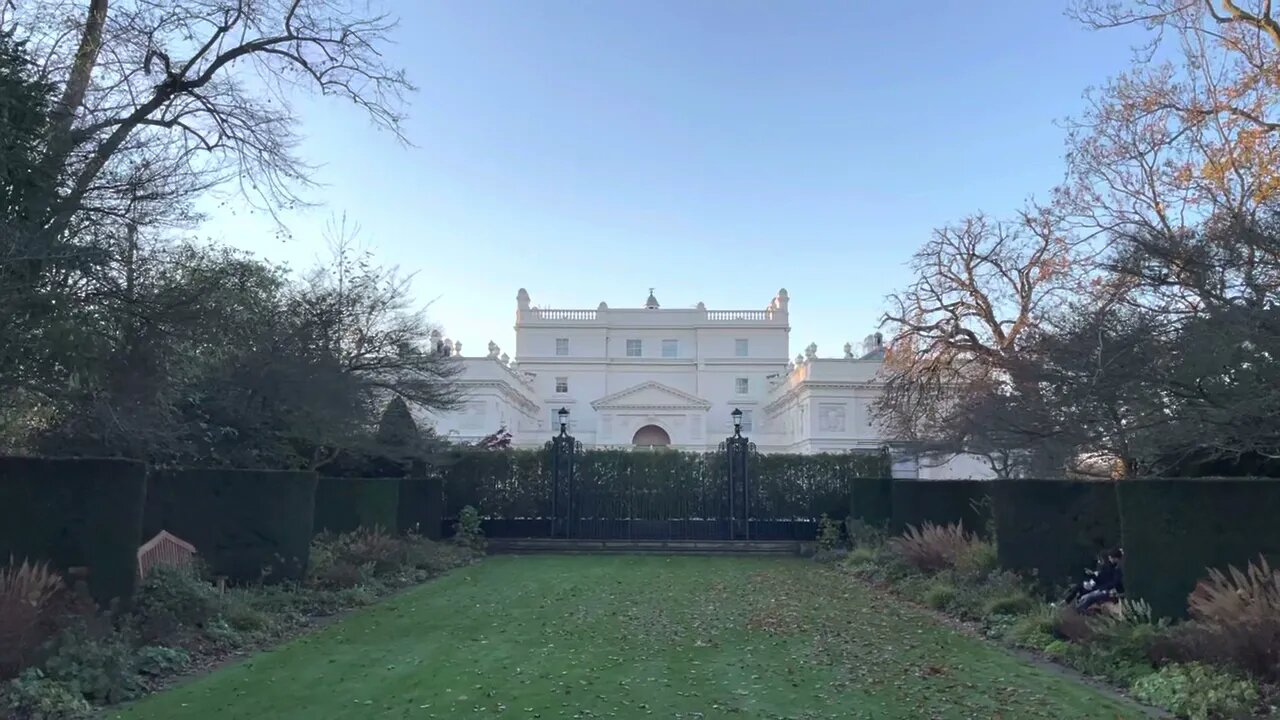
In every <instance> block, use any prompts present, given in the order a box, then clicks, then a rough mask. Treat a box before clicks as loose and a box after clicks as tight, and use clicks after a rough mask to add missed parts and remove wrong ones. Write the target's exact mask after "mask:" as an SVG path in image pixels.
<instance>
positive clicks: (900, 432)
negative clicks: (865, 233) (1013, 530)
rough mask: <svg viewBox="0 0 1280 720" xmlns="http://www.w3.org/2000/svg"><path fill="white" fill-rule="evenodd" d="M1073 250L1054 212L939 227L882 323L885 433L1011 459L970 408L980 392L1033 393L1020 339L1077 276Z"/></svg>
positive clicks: (987, 394) (947, 449)
mask: <svg viewBox="0 0 1280 720" xmlns="http://www.w3.org/2000/svg"><path fill="white" fill-rule="evenodd" d="M1072 253H1073V250H1072V247H1071V245H1070V244H1069V243H1068V242H1067V239H1066V238H1065V237H1063V236H1062V235H1060V234H1059V233H1058V232H1057V230H1056V226H1055V222H1054V219H1053V218H1052V216H1050V215H1049V214H1048V213H1041V212H1035V213H1033V212H1027V213H1023V214H1022V215H1020V216H1019V217H1018V218H1017V219H1016V220H1014V221H1009V222H1001V221H995V220H991V219H989V218H987V217H985V216H983V215H975V216H971V217H968V218H965V219H964V220H963V221H962V222H960V223H959V224H957V225H954V226H948V227H943V228H940V229H938V230H936V231H935V232H934V236H933V239H932V240H930V241H929V242H928V243H926V244H925V246H924V247H923V248H921V249H920V250H919V251H918V252H917V253H916V254H915V256H914V258H913V260H912V269H913V270H914V271H915V273H916V280H915V282H914V283H912V285H911V286H910V287H909V288H907V289H906V290H905V291H903V292H902V293H899V294H895V295H892V296H891V297H890V303H891V305H892V309H891V310H890V311H889V312H887V313H886V314H885V316H884V317H883V319H882V325H883V326H886V327H888V328H889V329H890V330H891V334H892V339H891V340H890V342H889V345H888V351H887V356H886V362H885V373H886V376H885V381H886V384H885V392H884V394H883V395H882V397H881V399H880V400H879V401H878V404H877V407H876V412H877V414H878V416H879V417H880V419H881V421H882V422H883V423H884V424H885V427H886V429H888V430H889V431H890V432H891V433H892V434H893V436H895V437H898V438H903V439H910V440H914V441H916V442H918V443H921V444H923V445H924V447H925V448H927V449H931V450H937V451H945V452H960V451H978V452H986V453H987V454H988V455H989V456H990V457H993V458H995V457H996V456H1001V457H1006V456H1007V455H1008V448H1007V447H998V445H999V444H1000V443H999V441H998V439H997V438H998V436H999V433H998V431H997V429H996V428H993V427H990V426H989V425H988V426H987V427H985V428H984V425H983V422H981V421H979V420H978V419H977V418H974V417H971V416H970V413H971V412H972V410H973V409H974V407H975V401H977V400H978V399H981V398H990V397H992V396H1003V395H1009V394H1013V393H1023V394H1025V393H1030V392H1034V388H1033V387H1032V386H1030V385H1029V384H1028V383H1026V382H1024V381H1023V380H1022V376H1023V375H1024V372H1025V371H1024V367H1023V363H1024V358H1023V356H1022V349H1023V345H1024V343H1025V339H1026V337H1027V336H1028V335H1029V334H1030V333H1031V332H1033V331H1034V330H1036V329H1037V327H1038V326H1039V324H1040V323H1042V322H1043V321H1044V320H1045V318H1046V317H1047V315H1048V314H1049V312H1050V310H1051V309H1052V305H1053V304H1054V303H1055V302H1058V301H1059V300H1061V299H1062V297H1063V296H1064V295H1065V293H1066V292H1067V290H1068V288H1069V286H1070V284H1071V283H1072V282H1073V281H1074V277H1073V274H1072V272H1073V265H1072ZM983 402H984V404H986V401H985V400H984V401H983ZM980 435H981V436H982V437H979V436H980ZM995 465H998V466H1002V467H1003V469H1002V470H1001V471H1002V472H1007V471H1008V467H1009V465H1008V463H1007V462H998V463H993V466H995ZM998 469H999V468H998Z"/></svg>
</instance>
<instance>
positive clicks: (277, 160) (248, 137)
mask: <svg viewBox="0 0 1280 720" xmlns="http://www.w3.org/2000/svg"><path fill="white" fill-rule="evenodd" d="M13 22H14V23H15V25H16V27H18V28H20V29H21V30H22V31H23V32H24V33H25V35H26V36H27V37H28V38H29V39H30V41H31V44H32V47H33V48H35V51H34V52H35V54H36V55H37V56H39V57H41V58H43V59H44V63H43V69H44V73H45V76H46V77H47V78H50V79H54V80H56V81H57V82H58V84H59V85H60V87H61V88H62V93H61V95H60V96H59V97H58V99H57V101H56V102H55V104H54V107H53V110H52V113H51V122H50V127H49V131H48V137H47V142H46V148H45V155H44V159H43V165H44V168H45V170H46V171H47V172H49V173H51V174H53V175H56V176H57V177H58V178H60V180H61V182H60V186H59V191H58V192H57V193H56V196H55V197H53V198H50V199H49V202H48V203H47V206H46V207H45V208H44V212H43V213H42V214H41V217H40V224H39V230H40V232H39V233H36V234H34V235H33V240H32V245H31V246H29V247H27V248H26V252H25V253H24V255H25V256H26V257H33V258H39V257H44V256H46V255H48V254H49V253H50V252H51V250H52V247H53V245H54V244H55V242H56V241H57V240H58V239H59V238H62V237H64V236H65V235H66V234H67V233H68V232H69V231H71V230H73V229H83V228H85V227H89V226H93V225H95V224H99V223H103V222H110V221H112V220H113V219H118V218H122V217H123V218H128V219H130V220H131V221H134V222H137V221H138V217H137V216H138V214H139V213H141V214H143V215H144V216H146V218H147V219H149V220H151V221H154V222H161V221H181V220H182V219H183V217H184V216H186V215H187V213H188V212H189V210H188V206H187V203H188V202H189V201H190V200H191V199H192V198H193V197H194V196H195V195H196V194H198V193H200V192H202V191H204V190H207V189H208V188H210V187H214V186H219V185H221V184H223V183H225V182H233V183H235V184H236V185H237V188H238V190H239V191H240V193H241V194H242V195H243V197H244V198H246V199H247V200H249V201H250V202H253V203H255V204H256V205H258V206H259V207H263V208H266V209H268V210H273V211H274V210H276V209H278V208H280V207H282V206H287V205H291V204H295V203H298V202H301V201H302V200H303V197H302V195H301V194H300V191H304V190H305V189H306V188H307V187H309V186H310V185H311V184H312V180H311V179H310V178H311V168H310V167H309V166H308V165H307V164H306V163H305V162H304V161H303V160H302V159H301V158H300V157H299V156H298V155H297V153H296V147H297V143H298V139H299V134H298V127H297V121H296V118H295V115H294V111H293V109H292V106H291V101H292V99H293V98H294V96H295V95H296V93H297V92H307V93H315V94H320V95H333V96H337V97H339V98H342V99H345V100H347V101H349V102H351V103H353V104H354V105H356V106H358V107H359V108H361V109H362V110H364V111H365V113H366V114H367V115H368V117H369V118H370V119H371V121H372V122H373V123H374V124H375V125H376V126H378V127H381V128H384V129H386V130H389V131H391V132H392V133H393V134H395V135H396V136H397V137H400V138H401V139H403V137H402V135H401V122H402V120H403V117H404V116H403V101H404V99H405V95H406V93H407V92H409V91H410V90H412V86H411V84H410V83H409V81H408V80H407V79H406V77H405V75H404V73H403V71H402V70H399V69H395V68H392V67H390V66H388V65H387V63H386V60H385V58H384V57H383V55H382V50H383V48H384V46H385V45H386V44H387V43H388V42H389V34H390V32H391V31H392V29H393V28H394V26H395V23H394V21H393V20H392V19H391V18H390V17H388V16H387V15H385V14H382V13H379V12H376V11H371V10H370V9H369V4H368V3H367V2H365V0H116V1H115V2H111V3H109V2H108V0H79V1H78V2H71V1H70V0H60V1H56V2H48V3H37V4H36V6H35V7H34V8H30V7H27V8H20V10H19V12H17V13H14V19H13Z"/></svg>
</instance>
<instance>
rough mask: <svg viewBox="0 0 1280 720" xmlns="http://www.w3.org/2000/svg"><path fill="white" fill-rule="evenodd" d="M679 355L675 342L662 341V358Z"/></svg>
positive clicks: (678, 347) (677, 343)
mask: <svg viewBox="0 0 1280 720" xmlns="http://www.w3.org/2000/svg"><path fill="white" fill-rule="evenodd" d="M679 355H680V343H679V342H677V341H675V340H663V341H662V357H664V358H673V357H679Z"/></svg>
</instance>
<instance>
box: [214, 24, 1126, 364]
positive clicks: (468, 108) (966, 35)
mask: <svg viewBox="0 0 1280 720" xmlns="http://www.w3.org/2000/svg"><path fill="white" fill-rule="evenodd" d="M1064 3H1065V0H1033V1H1031V2H1027V1H1026V0H1021V1H1020V0H967V1H961V0H932V1H931V2H918V3H883V2H835V1H825V0H823V1H818V0H803V1H801V2H783V1H782V0H775V1H771V2H762V1H759V0H661V1H658V0H634V1H632V2H620V1H615V2H586V0H526V1H524V2H503V1H501V0H470V1H468V2H463V1H462V0H451V1H449V2H440V1H438V0H431V1H423V2H419V1H416V0H415V1H414V2H398V3H394V6H393V11H394V12H396V13H398V14H399V15H400V18H401V25H400V27H399V29H398V30H397V31H396V34H395V39H396V41H397V45H396V47H394V48H392V50H391V53H390V57H391V59H392V60H393V61H394V62H396V63H398V64H401V65H402V66H403V67H405V69H406V70H407V72H408V75H409V77H410V79H411V80H412V81H413V82H414V83H415V84H416V85H417V86H418V87H419V88H420V90H419V92H418V93H416V94H415V95H413V96H412V97H411V103H412V104H411V106H410V108H409V113H410V115H411V118H410V120H409V122H408V124H407V126H406V134H407V135H408V137H409V139H410V140H411V142H412V143H413V144H414V147H410V148H405V147H402V146H400V145H398V144H397V143H396V141H395V139H394V138H393V137H391V136H390V135H389V134H387V133H380V132H377V131H375V130H373V129H372V128H371V126H370V124H369V122H368V121H367V120H366V119H365V118H364V117H362V116H361V115H360V114H359V113H358V112H357V111H356V110H355V109H354V108H353V107H351V106H350V105H349V104H343V103H341V102H338V101H334V100H329V99H323V98H322V99H317V100H314V101H312V100H306V101H302V102H299V103H298V105H297V109H298V114H299V118H300V121H301V123H302V130H303V133H304V134H305V135H306V136H307V138H306V141H305V142H304V144H303V146H302V148H301V150H302V155H303V156H304V157H305V158H306V159H307V160H308V161H310V162H312V163H315V164H317V165H319V166H321V167H320V169H319V170H318V172H317V175H316V178H315V179H316V180H318V181H319V182H320V183H322V184H323V187H321V188H319V189H318V190H316V191H314V192H313V193H311V194H310V195H309V197H310V199H312V200H314V201H316V202H318V203H320V204H321V206H320V207H319V208H316V209H313V210H308V211H306V212H299V213H292V214H286V215H284V219H285V220H286V221H287V223H288V225H289V228H290V230H291V232H292V237H291V238H289V239H286V240H281V239H279V238H277V237H276V236H275V235H274V234H273V232H272V230H273V228H272V225H271V224H270V223H269V222H268V221H267V219H266V218H261V217H256V216H252V215H246V214H244V213H235V214H233V213H230V212H228V211H226V210H225V209H215V210H214V211H213V212H212V216H211V219H210V221H209V222H208V223H207V224H206V225H205V226H204V227H203V228H202V229H201V231H200V235H201V236H208V237H211V238H214V239H218V240H225V241H227V242H229V243H231V244H233V245H236V246H239V247H242V248H246V249H249V250H252V251H254V252H255V253H257V254H259V255H261V256H264V257H266V258H268V259H271V260H275V261H285V262H288V263H289V264H290V265H292V266H294V267H305V266H308V265H310V264H312V263H313V261H314V260H315V259H316V258H317V257H319V256H323V255H324V254H325V242H324V240H323V238H322V237H321V234H322V232H321V231H322V229H323V227H324V226H325V224H326V222H327V221H329V220H330V219H331V218H332V217H334V216H336V215H340V214H343V213H345V214H346V216H347V218H348V219H349V221H352V222H355V223H358V224H359V225H360V226H361V234H360V240H361V241H362V242H363V244H364V245H365V246H366V247H367V248H369V249H370V250H371V251H372V252H373V253H374V255H375V257H376V258H377V259H378V260H379V261H380V262H382V263H384V264H390V265H398V266H400V268H401V269H402V270H404V271H406V272H414V273H417V278H416V281H415V284H414V287H415V290H416V293H417V296H418V299H419V300H420V301H421V302H423V303H427V302H431V303H432V305H431V307H430V311H429V313H430V316H431V318H432V320H433V321H434V322H436V323H438V324H439V325H441V326H442V328H443V329H444V330H445V333H446V335H448V336H449V337H451V338H453V339H457V340H460V341H462V343H463V346H464V347H463V351H464V354H465V355H472V354H480V353H483V351H484V347H485V346H486V344H487V343H488V341H489V340H491V339H492V340H494V341H496V342H497V343H498V344H499V345H501V346H503V349H504V350H507V351H508V352H510V353H512V354H513V355H514V352H515V348H514V346H515V342H514V332H513V330H512V322H513V319H514V314H515V304H516V301H515V295H516V291H517V289H518V288H520V287H525V288H527V289H528V290H529V293H530V294H531V296H532V298H533V303H534V304H535V305H540V306H542V307H557V308H594V307H596V305H597V304H599V303H600V301H602V300H603V301H605V302H607V303H609V305H610V306H612V307H640V306H641V305H642V304H643V302H644V299H645V296H646V295H647V293H648V289H649V288H650V287H655V288H656V289H657V292H656V294H657V297H658V299H659V300H660V301H661V302H662V304H663V306H664V307H691V306H693V305H694V304H696V303H697V302H699V301H702V302H705V303H706V305H707V307H708V308H711V309H726V310H737V309H761V308H764V307H765V305H767V304H768V302H769V301H770V300H771V299H772V298H773V296H774V294H775V293H776V292H777V290H778V288H781V287H786V288H787V290H788V291H789V293H790V295H791V299H792V302H791V325H792V334H791V355H792V356H794V355H795V354H796V353H797V352H800V351H801V349H802V348H804V347H805V346H806V345H807V344H809V343H810V342H817V343H818V350H819V354H820V355H822V356H832V355H836V356H838V355H839V354H840V350H841V346H842V345H843V344H844V343H845V342H846V341H852V342H853V343H854V344H855V345H856V344H857V343H858V342H860V341H861V339H862V338H863V337H865V336H866V335H868V334H869V333H871V332H874V331H875V329H876V323H877V320H878V318H879V316H880V314H881V312H882V311H883V310H884V308H885V303H884V297H885V295H886V294H888V293H889V292H891V291H893V290H894V289H897V288H900V287H902V286H904V285H906V284H907V283H909V282H910V280H911V276H910V273H909V272H908V269H907V267H906V263H907V261H908V260H909V258H910V255H911V253H912V252H913V251H914V250H915V249H916V248H917V247H919V246H920V245H921V244H922V243H923V242H925V241H926V240H927V239H928V236H929V232H930V230H931V229H932V228H934V227H937V226H939V225H942V224H945V223H948V222H953V221H956V220H958V219H960V218H961V217H963V216H964V215H966V214H968V213H971V212H974V211H978V210H984V211H986V212H988V213H989V214H993V215H997V216H998V215H1005V214H1008V213H1011V212H1013V211H1015V210H1016V209H1017V208H1019V207H1020V206H1021V205H1022V204H1023V202H1024V201H1025V199H1026V198H1028V197H1030V196H1033V195H1035V196H1039V197H1044V196H1045V195H1046V194H1047V193H1048V191H1049V190H1050V189H1051V188H1052V186H1053V185H1054V184H1055V183H1057V182H1058V181H1059V180H1060V179H1061V178H1062V174H1063V171H1064V163H1063V159H1062V157H1063V150H1064V139H1065V135H1066V134H1065V131H1064V130H1063V129H1062V128H1061V127H1060V126H1059V125H1058V124H1055V121H1061V120H1063V119H1064V118H1066V117H1067V116H1071V115H1076V114H1078V113H1079V112H1080V111H1081V109H1082V107H1083V101H1082V98H1081V95H1082V92H1083V91H1084V90H1085V89H1086V88H1087V87H1088V86H1091V85H1101V84H1103V83H1104V82H1105V81H1106V79H1107V78H1108V77H1110V76H1113V75H1115V74H1117V73H1119V72H1121V71H1122V70H1124V69H1125V68H1126V66H1127V65H1128V62H1129V59H1130V52H1129V47H1130V45H1131V44H1132V42H1133V40H1134V36H1133V35H1132V34H1125V33H1120V32H1116V31H1110V32H1101V33H1100V32H1090V31H1087V30H1085V29H1083V28H1081V27H1080V26H1078V25H1077V24H1076V23H1075V22H1073V21H1072V20H1070V19H1069V18H1067V17H1066V16H1065V15H1064V9H1065V5H1064Z"/></svg>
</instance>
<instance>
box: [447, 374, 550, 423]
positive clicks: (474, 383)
mask: <svg viewBox="0 0 1280 720" xmlns="http://www.w3.org/2000/svg"><path fill="white" fill-rule="evenodd" d="M458 385H460V386H462V387H464V388H477V387H481V388H494V389H496V390H498V391H499V392H500V393H501V394H502V395H503V396H505V397H506V398H508V399H510V400H513V401H515V403H516V404H517V405H519V406H520V407H522V408H524V409H525V410H527V411H528V412H529V414H530V415H531V416H533V415H536V413H538V412H539V411H540V410H541V406H540V405H538V404H537V403H536V402H534V401H532V400H530V399H529V398H528V397H526V396H525V395H524V394H523V393H521V392H518V391H517V390H516V389H515V388H513V387H511V384H510V383H505V382H502V381H500V380H460V381H458Z"/></svg>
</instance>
